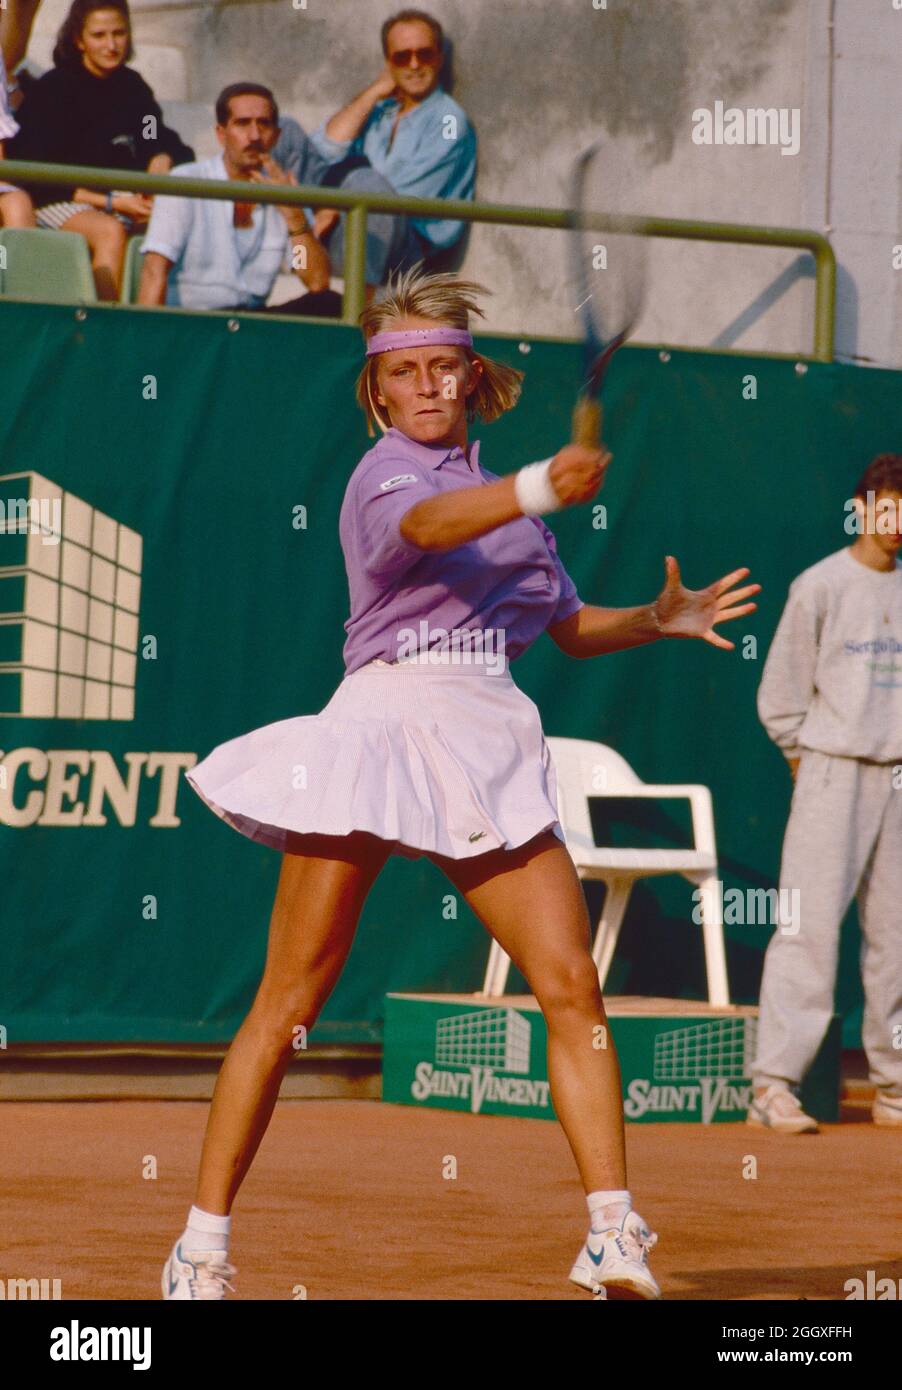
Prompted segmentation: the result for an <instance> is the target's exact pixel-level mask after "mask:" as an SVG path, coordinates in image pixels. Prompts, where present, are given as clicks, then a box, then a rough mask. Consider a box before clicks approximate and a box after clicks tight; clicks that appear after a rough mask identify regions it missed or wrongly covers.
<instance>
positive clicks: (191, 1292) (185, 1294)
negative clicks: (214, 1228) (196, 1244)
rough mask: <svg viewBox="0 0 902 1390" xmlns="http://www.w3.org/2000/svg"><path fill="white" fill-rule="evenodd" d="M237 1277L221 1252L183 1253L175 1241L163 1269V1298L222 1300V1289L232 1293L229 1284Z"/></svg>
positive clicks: (178, 1243) (191, 1251)
mask: <svg viewBox="0 0 902 1390" xmlns="http://www.w3.org/2000/svg"><path fill="white" fill-rule="evenodd" d="M237 1273H238V1271H237V1269H236V1268H235V1266H234V1265H230V1264H229V1262H228V1260H227V1259H226V1256H225V1251H223V1250H190V1251H183V1250H182V1248H181V1241H176V1243H175V1245H174V1247H173V1249H172V1253H171V1255H170V1256H169V1259H168V1260H167V1261H166V1263H165V1265H164V1266H163V1278H162V1281H161V1282H162V1287H163V1298H164V1299H170V1298H173V1299H185V1298H204V1299H211V1300H212V1299H218V1298H225V1291H226V1289H232V1293H234V1292H235V1290H234V1288H232V1285H231V1284H230V1283H229V1280H230V1279H233V1278H234V1277H235V1275H236V1274H237Z"/></svg>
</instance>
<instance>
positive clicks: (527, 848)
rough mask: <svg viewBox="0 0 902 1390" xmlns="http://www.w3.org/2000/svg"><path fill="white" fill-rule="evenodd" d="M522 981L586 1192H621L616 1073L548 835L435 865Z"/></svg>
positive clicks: (586, 944) (573, 890)
mask: <svg viewBox="0 0 902 1390" xmlns="http://www.w3.org/2000/svg"><path fill="white" fill-rule="evenodd" d="M432 857H433V858H434V862H435V863H436V864H437V865H438V866H439V868H441V869H442V870H443V872H444V873H445V874H446V876H447V877H448V878H449V879H450V880H451V882H452V883H453V884H454V885H455V887H457V888H458V889H459V890H460V892H461V893H462V894H463V896H464V898H465V899H466V901H467V902H468V903H469V905H470V907H471V908H472V909H473V911H474V912H475V913H476V915H477V916H478V917H479V918H480V920H481V921H482V922H484V923H485V925H486V926H487V927H488V929H489V931H490V932H491V933H492V935H493V936H494V937H495V939H496V940H497V941H498V942H499V944H500V945H501V946H502V947H503V949H504V950H505V951H506V952H507V954H508V955H509V956H510V958H511V960H512V961H513V962H514V964H515V965H516V966H517V969H518V970H519V971H520V972H521V974H522V975H523V976H524V977H525V979H526V980H527V981H528V983H529V986H530V988H531V989H532V991H533V994H534V995H535V997H536V1000H537V1002H538V1004H539V1007H540V1008H541V1010H542V1013H543V1015H544V1017H545V1024H546V1027H547V1030H548V1079H549V1082H550V1084H551V1096H552V1100H553V1102H554V1109H555V1113H556V1114H557V1117H558V1119H559V1120H560V1122H561V1125H562V1126H563V1129H564V1132H565V1134H566V1135H567V1139H568V1141H569V1143H570V1147H571V1149H572V1150H573V1156H574V1158H575V1159H576V1165H577V1167H578V1169H579V1172H580V1176H581V1178H582V1181H583V1184H584V1186H585V1189H586V1191H587V1192H593V1191H610V1190H613V1189H622V1188H625V1187H627V1185H628V1184H627V1181H626V1151H625V1143H624V1133H623V1109H622V1102H621V1088H620V1064H619V1062H618V1060H617V1053H616V1052H615V1050H614V1045H613V1041H612V1039H611V1035H610V1030H609V1028H608V1022H607V1017H606V1015H605V1011H604V1004H603V1002H602V997H601V991H600V989H599V986H598V971H597V970H596V968H595V963H594V961H593V960H592V956H591V952H590V934H591V927H590V924H589V917H588V913H587V911H586V904H585V899H584V897H583V892H582V888H581V886H580V881H579V878H578V877H577V873H576V870H575V868H574V867H573V860H572V859H571V858H570V856H569V854H568V853H567V851H566V849H565V848H564V846H563V845H562V844H561V842H560V840H559V839H558V838H557V837H556V836H555V835H554V834H552V832H551V831H550V830H549V831H546V832H544V833H543V834H542V835H539V836H536V838H535V839H533V840H531V841H530V842H529V843H528V844H527V845H524V846H521V847H520V848H519V849H516V850H493V851H491V852H490V853H488V854H482V855H478V856H476V857H475V858H474V859H463V860H453V859H446V858H443V857H440V856H437V855H436V856H432Z"/></svg>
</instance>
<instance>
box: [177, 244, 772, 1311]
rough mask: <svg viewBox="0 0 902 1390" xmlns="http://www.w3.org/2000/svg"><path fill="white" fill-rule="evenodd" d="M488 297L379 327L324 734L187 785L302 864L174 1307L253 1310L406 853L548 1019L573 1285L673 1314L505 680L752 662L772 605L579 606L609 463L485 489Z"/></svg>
mask: <svg viewBox="0 0 902 1390" xmlns="http://www.w3.org/2000/svg"><path fill="white" fill-rule="evenodd" d="M481 292H483V287H482V286H480V285H476V284H473V283H471V282H468V281H464V280H459V279H458V278H457V277H456V276H455V275H451V274H444V275H424V274H422V273H421V271H420V268H419V267H415V268H414V270H412V271H409V272H407V273H406V274H405V275H403V276H402V277H400V278H399V279H398V280H396V281H395V282H394V284H393V285H391V286H389V289H388V294H387V297H386V298H384V299H382V300H380V301H379V302H378V303H374V304H372V305H370V306H369V307H368V308H367V309H365V310H364V312H363V314H362V316H361V324H362V327H363V332H364V337H365V339H366V344H367V346H366V365H365V366H364V369H363V371H362V373H361V375H360V378H359V380H358V384H357V398H358V401H359V403H360V404H361V405H362V407H363V409H364V411H365V412H366V414H367V417H368V420H369V421H370V429H371V431H372V422H373V421H375V423H376V424H377V425H379V427H380V428H381V430H382V431H383V436H382V438H381V439H380V440H379V442H378V443H377V444H376V445H375V447H373V448H372V449H370V450H369V452H368V453H366V454H365V455H364V457H363V458H362V459H361V461H360V463H359V464H358V465H357V467H356V468H355V470H354V472H353V473H352V475H351V478H350V481H349V483H348V486H347V490H346V492H345V496H344V501H343V504H342V508H341V515H340V521H339V532H340V537H341V544H342V548H343V551H344V557H345V563H346V566H347V572H348V584H349V589H350V607H351V614H350V618H349V619H348V621H347V622H346V623H345V628H346V630H347V641H346V643H345V646H344V659H345V676H344V678H343V679H342V681H341V683H340V684H339V686H338V689H337V690H336V691H335V694H334V695H333V696H332V698H331V699H330V700H329V702H328V704H327V705H326V706H325V708H324V709H323V710H322V711H321V712H320V713H319V714H317V715H306V716H301V717H298V718H292V719H285V720H281V721H280V722H278V723H275V724H269V725H267V726H266V727H264V728H261V729H255V730H253V731H252V732H250V733H248V734H245V735H244V736H243V737H240V738H235V739H232V740H231V741H229V742H228V743H224V744H221V745H220V746H219V747H218V748H215V749H214V750H213V751H212V753H210V754H209V756H208V757H206V758H205V759H204V760H203V761H202V762H201V763H199V764H198V765H197V766H196V767H195V768H193V769H192V771H191V772H190V773H188V774H186V775H187V776H188V780H189V781H190V783H191V785H192V786H193V787H194V789H195V790H196V791H197V792H198V793H199V795H200V796H201V797H202V798H203V799H204V801H205V802H206V803H207V804H208V805H209V806H210V807H211V808H212V810H214V811H215V812H216V813H217V815H219V816H221V817H222V818H223V819H224V820H225V821H226V822H227V823H228V824H229V825H231V826H233V827H234V828H235V829H236V830H238V831H240V832H241V833H242V834H244V835H247V836H249V837H250V838H251V839H253V840H257V841H260V842H261V843H263V844H266V845H270V846H272V847H273V848H275V849H278V850H280V851H281V852H282V855H283V858H282V865H281V872H280V877H279V884H278V889H277V893H276V900H275V905H274V908H273V914H272V920H271V924H270V934H269V945H268V952H267V957H266V964H265V968H264V972H263V978H262V980H261V983H260V987H259V989H258V991H257V995H256V998H255V999H254V1002H253V1005H252V1007H251V1010H250V1012H249V1014H248V1016H247V1018H246V1019H245V1020H244V1022H243V1024H242V1025H241V1028H240V1029H239V1030H238V1033H237V1034H236V1036H235V1039H234V1041H233V1043H232V1045H231V1047H230V1048H229V1051H228V1054H227V1056H226V1058H225V1061H224V1063H223V1066H222V1069H221V1071H220V1074H219V1077H218V1080H217V1083H216V1089H215V1091H214V1095H213V1102H212V1106H211V1110H210V1115H209V1119H208V1122H207V1131H206V1137H205V1139H204V1145H203V1153H202V1157H201V1164H200V1173H199V1178H198V1184H197V1189H196V1193H195V1202H194V1205H193V1206H192V1207H191V1209H190V1211H189V1214H188V1222H187V1226H186V1228H185V1230H184V1232H183V1233H182V1235H181V1236H180V1237H179V1239H178V1240H177V1241H176V1243H175V1245H174V1247H173V1249H172V1252H171V1254H170V1256H169V1259H168V1260H167V1262H166V1265H165V1268H164V1271H163V1281H162V1282H163V1297H164V1298H167V1299H189V1298H195V1299H221V1298H224V1297H225V1288H229V1289H232V1290H233V1291H234V1286H233V1285H232V1284H231V1283H230V1282H229V1281H230V1280H231V1279H232V1278H233V1277H234V1275H235V1273H236V1270H235V1268H234V1266H233V1265H231V1264H229V1262H228V1237H229V1227H230V1216H229V1211H230V1209H231V1206H232V1203H233V1201H234V1199H235V1194H236V1193H237V1191H238V1189H239V1186H240V1184H241V1182H242V1180H243V1179H244V1176H245V1174H246V1173H247V1171H248V1168H249V1167H250V1164H251V1162H252V1160H253V1158H254V1155H255V1153H256V1151H257V1148H258V1145H259V1144H260V1141H261V1139H262V1137H263V1134H264V1133H265V1131H266V1127H267V1125H268V1124H269V1120H270V1118H271V1116H272V1112H273V1108H274V1106H275V1102H276V1097H277V1095H278V1092H279V1087H280V1085H281V1081H282V1077H283V1076H284V1073H285V1070H286V1066H287V1063H288V1060H289V1058H290V1057H291V1055H292V1042H293V1040H294V1038H295V1036H296V1030H297V1029H298V1027H299V1025H302V1026H303V1027H304V1028H306V1029H308V1030H309V1029H310V1028H312V1027H313V1024H314V1023H315V1021H316V1019H317V1016H318V1015H319V1013H320V1010H321V1009H322V1007H323V1005H324V1004H325V1002H326V1000H327V999H328V997H329V995H330V993H331V992H332V989H333V988H334V986H335V983H336V981H337V980H338V977H339V975H340V973H341V970H342V967H343V965H344V962H345V960H346V959H347V956H348V952H349V950H350V948H351V942H352V939H353V936H354V931H355V928H356V925H357V921H358V917H359V915H360V911H361V908H362V906H363V903H364V901H365V899H366V896H367V893H368V892H369V890H370V888H371V886H372V884H373V882H374V880H375V879H376V876H377V875H378V873H379V871H380V869H381V868H382V866H383V865H384V864H385V862H386V860H387V859H388V857H389V856H390V855H392V854H401V855H404V856H406V857H407V858H413V859H416V858H418V857H420V856H421V855H426V856H427V857H428V858H429V859H430V860H431V861H433V862H434V863H435V864H436V865H437V866H438V867H439V868H441V869H442V871H443V872H444V873H445V874H446V875H447V877H448V878H449V879H450V881H451V883H452V884H453V885H454V887H455V888H456V889H457V890H458V891H459V892H460V893H461V894H462V896H463V897H464V898H465V899H466V901H467V903H468V904H469V905H470V907H471V908H472V909H473V911H474V912H475V914H476V915H477V916H478V917H479V918H480V920H481V921H482V922H483V923H484V924H485V926H486V927H487V928H488V930H489V931H490V932H491V933H492V935H493V936H494V937H495V939H496V940H497V941H498V942H499V943H500V944H501V946H502V947H503V949H504V950H505V951H506V952H507V954H508V955H509V956H510V958H511V960H512V961H513V962H514V963H515V964H516V966H517V967H518V969H519V970H520V971H521V972H522V974H523V975H524V977H525V978H526V980H527V981H528V982H529V986H530V988H531V989H532V991H533V993H534V994H535V997H536V999H537V1001H538V1003H539V1006H540V1007H541V1010H542V1013H543V1015H544V1017H545V1022H546V1025H547V1031H548V1076H549V1080H550V1084H551V1095H552V1099H553V1103H554V1109H555V1113H556V1115H557V1118H558V1119H559V1120H560V1122H561V1124H562V1125H563V1128H564V1131H565V1133H566V1135H567V1139H568V1140H569V1143H570V1146H571V1149H572V1151H573V1155H574V1158H575V1160H576V1164H577V1167H578V1169H579V1174H580V1177H581V1179H582V1183H583V1186H584V1188H585V1191H586V1194H587V1203H588V1208H589V1218H590V1231H589V1234H588V1238H587V1240H586V1243H585V1245H584V1246H583V1248H582V1250H581V1252H580V1254H579V1256H578V1257H577V1261H576V1263H575V1265H574V1267H573V1269H572V1271H571V1275H570V1277H571V1279H573V1280H574V1282H576V1283H578V1284H581V1285H583V1286H585V1287H586V1288H587V1289H590V1290H591V1291H593V1293H594V1294H595V1296H596V1297H598V1298H605V1297H607V1296H609V1295H610V1296H611V1297H620V1298H623V1297H626V1298H644V1299H647V1298H658V1297H660V1290H659V1288H658V1285H657V1283H656V1282H655V1279H654V1277H653V1276H652V1274H651V1272H650V1270H649V1268H648V1252H649V1250H650V1249H651V1248H652V1246H653V1245H654V1243H655V1241H656V1239H657V1237H656V1236H655V1235H654V1234H652V1232H651V1231H650V1230H649V1228H648V1226H647V1225H646V1223H645V1222H644V1221H643V1220H642V1218H641V1217H640V1216H639V1215H638V1214H637V1213H636V1212H635V1211H633V1209H632V1198H631V1195H630V1192H629V1190H628V1188H627V1176H626V1159H625V1146H624V1130H623V1109H622V1103H621V1086H620V1069H619V1064H618V1061H617V1056H616V1053H615V1050H614V1048H613V1047H612V1046H609V1047H606V1048H598V1047H597V1041H596V1040H597V1038H598V1037H599V1036H602V1037H604V1036H606V1034H599V1032H598V1029H599V1025H603V1026H606V1015H605V1009H604V1004H603V1002H602V997H601V992H600V989H599V981H598V972H597V969H596V967H595V965H594V963H593V961H592V957H591V954H590V949H589V941H590V935H591V932H590V924H589V919H588V913H587V910H586V905H585V900H584V897H583V892H582V888H581V886H580V881H579V878H578V877H577V874H576V870H575V868H574V865H573V861H572V860H571V858H570V856H569V854H568V853H567V850H566V848H565V846H564V843H563V839H564V835H563V831H562V829H561V827H560V825H559V823H558V819H557V805H556V781H555V774H554V768H553V765H552V762H551V757H550V752H549V749H548V746H547V744H546V743H545V740H544V737H543V734H542V728H541V724H540V722H539V712H538V710H537V708H536V706H535V704H534V703H533V702H532V700H530V699H529V698H528V697H527V696H526V695H525V694H523V692H522V691H521V690H519V689H518V687H517V686H516V685H515V683H514V681H513V679H512V677H511V675H510V671H509V669H508V668H509V663H510V662H511V661H512V660H514V659H515V658H516V657H517V656H519V655H520V654H521V653H522V652H523V651H525V649H526V648H527V647H528V646H530V644H531V643H532V642H534V641H535V640H536V638H537V637H538V636H539V635H540V633H542V632H544V631H545V630H546V629H547V630H548V632H549V633H550V634H551V637H552V638H553V640H554V641H555V642H556V643H557V645H558V646H559V647H560V648H561V650H562V651H564V652H566V653H567V654H568V655H570V656H574V657H589V656H596V655H598V654H600V653H602V652H612V651H619V650H621V649H622V648H625V647H634V646H639V645H640V644H642V643H645V642H654V641H659V640H661V638H663V637H698V638H701V639H702V640H703V641H706V642H710V643H711V644H713V645H714V646H716V647H723V648H727V649H732V647H733V644H732V643H730V642H727V641H726V640H725V639H724V638H722V637H721V636H719V634H717V633H716V632H715V631H714V628H715V626H716V625H717V624H719V623H722V622H725V621H727V620H728V619H732V618H738V617H740V616H742V615H743V614H745V613H750V612H751V611H752V610H753V608H754V607H755V604H754V603H746V602H742V600H744V599H747V598H748V597H749V595H751V594H752V593H755V592H757V591H758V589H759V588H760V586H759V585H757V584H753V585H748V586H746V587H744V588H740V589H735V588H733V586H734V585H735V584H736V583H737V582H738V581H740V580H741V579H743V578H744V577H745V576H746V575H747V573H748V571H747V570H745V569H740V570H736V571H734V572H733V573H732V574H728V575H726V576H725V577H724V578H723V579H720V580H718V581H717V582H716V583H714V584H711V585H709V586H708V588H707V589H703V590H701V591H700V592H692V591H689V590H687V589H685V588H684V587H683V586H682V584H681V582H680V572H679V568H678V566H677V562H676V560H675V559H673V558H672V557H670V556H668V557H667V560H666V570H667V574H666V582H665V585H664V588H663V589H662V591H661V593H660V594H659V595H658V597H657V599H656V600H655V601H654V602H653V603H651V604H643V605H640V606H639V607H636V608H622V609H612V608H597V607H594V606H591V605H589V604H585V603H583V602H582V600H581V599H580V598H579V597H578V595H577V593H576V588H575V586H574V584H573V581H572V580H571V579H570V577H569V576H568V574H567V573H566V571H565V569H564V567H563V565H562V564H561V562H560V560H559V558H558V555H557V551H556V547H555V541H554V537H553V534H552V532H551V531H550V530H548V528H547V527H546V526H545V525H544V523H543V522H542V521H540V519H539V514H540V513H542V512H553V511H557V510H559V509H560V508H562V507H572V506H577V505H579V504H580V503H585V502H589V501H590V500H591V499H592V498H593V497H594V496H595V494H596V492H597V491H598V489H599V487H600V486H601V482H602V478H603V476H604V473H605V469H606V468H607V465H608V462H609V460H610V457H611V456H610V454H608V453H607V452H604V451H602V450H600V449H589V448H583V447H578V446H575V445H571V444H568V445H566V446H565V447H564V448H562V449H561V450H560V452H559V453H557V454H555V456H554V457H553V458H552V459H550V460H547V461H545V462H542V463H534V464H530V465H528V466H527V467H525V468H522V469H520V471H519V472H517V473H515V474H513V475H511V476H508V477H505V478H499V477H498V476H497V475H496V474H494V473H490V472H488V470H487V469H485V468H483V467H482V465H481V463H480V461H479V444H478V442H473V443H470V442H469V441H468V432H467V425H468V421H469V420H472V419H474V418H479V419H481V420H484V421H490V420H494V419H496V418H497V417H498V416H500V415H501V414H503V413H504V411H506V410H510V409H512V407H513V406H514V405H515V404H516V402H517V399H518V397H519V394H520V382H521V378H522V373H521V372H518V371H515V370H513V369H512V368H510V367H506V366H503V365H501V364H499V363H497V362H493V361H491V360H489V359H488V358H486V357H483V356H481V355H480V354H479V353H477V352H476V351H475V350H474V347H473V340H472V338H471V336H470V333H469V329H468V323H469V314H470V313H481V312H482V311H481V310H480V309H479V308H478V305H477V302H476V296H477V295H478V294H480V293H481ZM477 658H478V659H477Z"/></svg>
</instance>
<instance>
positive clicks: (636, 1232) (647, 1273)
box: [570, 1211, 661, 1299]
mask: <svg viewBox="0 0 902 1390" xmlns="http://www.w3.org/2000/svg"><path fill="white" fill-rule="evenodd" d="M657 1241H658V1237H657V1236H656V1235H655V1234H654V1233H653V1232H652V1231H650V1230H649V1229H648V1227H647V1226H646V1224H645V1222H644V1221H643V1220H642V1217H641V1216H640V1215H639V1213H638V1212H635V1211H630V1212H627V1214H626V1216H625V1218H624V1220H623V1222H622V1224H621V1225H620V1226H609V1227H608V1228H607V1229H606V1230H603V1231H595V1230H590V1232H589V1234H588V1237H587V1238H586V1243H585V1245H584V1246H583V1248H582V1250H581V1251H580V1252H579V1254H578V1255H577V1257H576V1263H575V1264H574V1266H573V1268H572V1269H571V1271H570V1278H571V1280H572V1281H573V1283H574V1284H579V1286H580V1287H581V1288H583V1289H591V1291H592V1293H594V1295H595V1297H596V1299H606V1298H612V1299H617V1298H636V1299H639V1298H660V1297H661V1290H660V1289H659V1288H658V1285H657V1283H656V1282H655V1279H654V1276H653V1275H652V1272H651V1270H650V1269H649V1268H648V1252H649V1250H651V1249H653V1247H654V1246H655V1245H656V1244H657Z"/></svg>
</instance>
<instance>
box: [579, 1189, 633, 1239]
mask: <svg viewBox="0 0 902 1390" xmlns="http://www.w3.org/2000/svg"><path fill="white" fill-rule="evenodd" d="M586 1205H587V1206H588V1208H589V1216H590V1218H591V1221H592V1228H593V1230H596V1231H601V1230H603V1229H604V1228H605V1227H606V1226H620V1225H621V1224H622V1222H623V1220H624V1218H625V1217H626V1215H627V1213H628V1212H629V1211H631V1210H632V1206H633V1199H632V1197H631V1196H630V1194H629V1192H628V1191H627V1189H626V1188H620V1189H619V1190H616V1191H613V1192H590V1193H589V1194H588V1196H587V1197H586Z"/></svg>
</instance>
